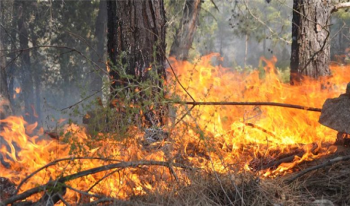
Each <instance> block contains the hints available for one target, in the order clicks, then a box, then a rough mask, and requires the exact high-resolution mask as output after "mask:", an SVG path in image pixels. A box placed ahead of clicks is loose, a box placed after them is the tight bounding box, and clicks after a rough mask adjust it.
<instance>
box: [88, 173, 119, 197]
mask: <svg viewBox="0 0 350 206" xmlns="http://www.w3.org/2000/svg"><path fill="white" fill-rule="evenodd" d="M119 170H120V169H115V170H113V171H112V172H110V173H108V174H106V175H105V176H103V177H102V178H101V179H99V180H97V181H96V182H95V183H94V184H93V185H92V186H91V187H89V189H88V190H86V192H89V191H90V190H92V188H94V187H95V186H96V185H98V184H99V183H100V182H101V181H102V180H104V179H106V178H107V177H109V176H111V175H112V174H114V173H116V172H119Z"/></svg>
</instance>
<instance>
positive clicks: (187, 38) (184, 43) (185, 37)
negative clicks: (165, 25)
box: [169, 0, 202, 60]
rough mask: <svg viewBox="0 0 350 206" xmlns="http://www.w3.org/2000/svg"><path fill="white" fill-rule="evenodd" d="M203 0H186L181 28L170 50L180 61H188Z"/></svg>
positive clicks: (177, 31)
mask: <svg viewBox="0 0 350 206" xmlns="http://www.w3.org/2000/svg"><path fill="white" fill-rule="evenodd" d="M201 3H202V1H201V0H186V1H185V5H184V8H183V14H182V19H181V23H180V25H179V28H177V29H176V34H175V36H174V41H173V43H172V45H171V48H170V54H169V55H170V56H174V57H176V58H177V59H179V60H187V58H188V52H189V50H190V48H191V46H192V41H193V38H194V33H195V31H196V27H197V19H198V17H199V12H200V10H201Z"/></svg>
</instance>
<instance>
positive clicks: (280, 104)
mask: <svg viewBox="0 0 350 206" xmlns="http://www.w3.org/2000/svg"><path fill="white" fill-rule="evenodd" d="M168 103H172V104H188V105H193V106H208V105H211V106H274V107H285V108H293V109H301V110H306V111H312V112H321V110H322V109H321V108H316V107H307V106H301V105H296V104H285V103H278V102H185V101H173V102H171V101H170V102H168Z"/></svg>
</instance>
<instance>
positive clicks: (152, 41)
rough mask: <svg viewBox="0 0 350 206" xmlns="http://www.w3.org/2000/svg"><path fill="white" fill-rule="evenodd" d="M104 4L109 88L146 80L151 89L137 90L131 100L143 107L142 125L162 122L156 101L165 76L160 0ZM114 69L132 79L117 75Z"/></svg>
mask: <svg viewBox="0 0 350 206" xmlns="http://www.w3.org/2000/svg"><path fill="white" fill-rule="evenodd" d="M107 5H108V54H109V59H110V62H111V63H112V65H115V66H116V68H115V69H111V70H110V76H111V77H112V90H115V89H116V88H117V87H118V86H121V85H123V86H126V85H128V84H129V83H135V84H136V83H143V82H149V83H150V84H151V85H152V88H151V90H148V91H141V93H140V94H141V97H140V98H137V99H136V98H135V99H134V102H135V103H137V104H139V105H140V104H141V105H142V107H143V109H144V111H143V112H142V113H143V117H144V119H145V121H143V123H144V125H145V126H147V127H150V126H160V125H162V124H163V123H164V121H165V118H164V117H165V115H164V113H163V112H164V110H163V108H162V106H161V105H160V103H159V102H160V99H161V95H162V94H163V93H162V91H161V90H162V88H163V83H164V81H165V79H166V75H165V53H164V52H165V10H164V3H163V0H124V1H117V2H116V3H115V1H109V2H107ZM115 11H117V12H116V14H117V15H116V16H115V15H114V12H115ZM116 25H117V26H116ZM117 59H118V61H117ZM118 72H122V73H123V74H124V73H125V74H126V75H129V76H132V77H133V79H126V78H125V77H123V78H121V76H120V75H119V74H118ZM131 92H133V91H131ZM112 94H113V91H112ZM116 98H118V97H116Z"/></svg>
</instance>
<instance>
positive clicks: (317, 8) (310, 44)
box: [290, 0, 331, 84]
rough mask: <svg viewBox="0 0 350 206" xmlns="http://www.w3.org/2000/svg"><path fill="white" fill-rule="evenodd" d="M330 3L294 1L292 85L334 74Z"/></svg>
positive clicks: (326, 0)
mask: <svg viewBox="0 0 350 206" xmlns="http://www.w3.org/2000/svg"><path fill="white" fill-rule="evenodd" d="M330 15H331V5H330V0H323V1H320V0H305V1H303V0H294V2H293V20H292V51H291V64H290V67H291V77H290V80H291V84H297V83H299V82H300V81H301V80H302V78H303V76H308V77H312V78H315V79H316V78H318V77H320V76H327V75H329V74H330V70H329V67H328V66H329V63H330V43H329V39H330V38H329V32H330V31H329V24H330Z"/></svg>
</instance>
